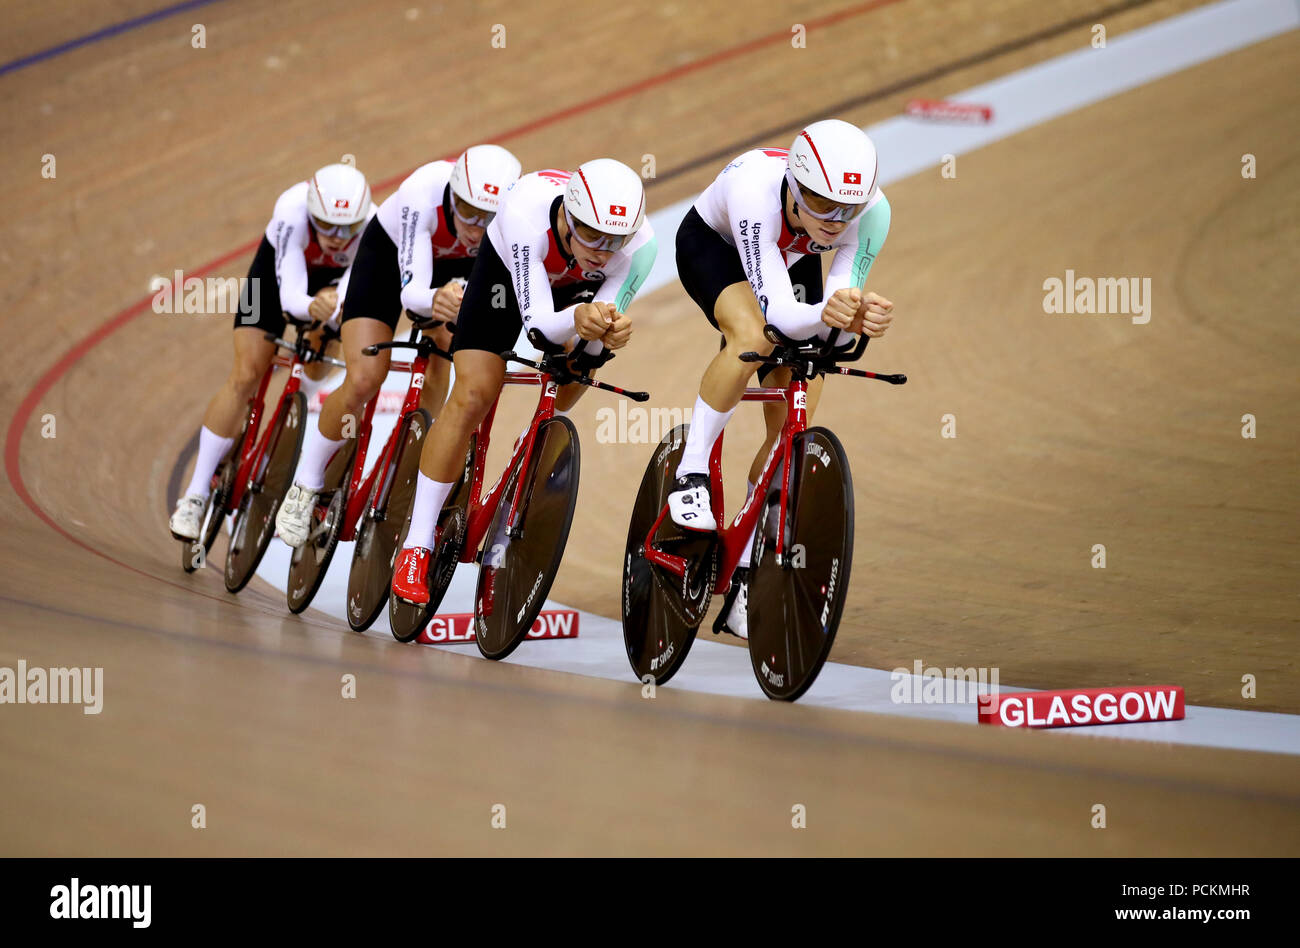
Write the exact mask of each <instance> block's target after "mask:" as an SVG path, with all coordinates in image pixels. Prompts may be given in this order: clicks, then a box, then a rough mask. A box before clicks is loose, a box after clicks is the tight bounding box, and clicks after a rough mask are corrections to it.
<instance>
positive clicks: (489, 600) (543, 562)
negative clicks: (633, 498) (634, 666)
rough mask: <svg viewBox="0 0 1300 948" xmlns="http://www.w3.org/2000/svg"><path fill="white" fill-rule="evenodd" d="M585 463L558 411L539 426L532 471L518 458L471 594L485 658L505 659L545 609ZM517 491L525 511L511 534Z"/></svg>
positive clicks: (490, 528)
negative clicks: (476, 588) (513, 534)
mask: <svg viewBox="0 0 1300 948" xmlns="http://www.w3.org/2000/svg"><path fill="white" fill-rule="evenodd" d="M581 463H582V457H581V452H580V451H579V449H578V432H577V430H576V429H575V428H574V427H573V422H571V421H569V419H568V418H565V417H564V416H562V415H560V416H556V417H554V418H551V419H549V420H548V421H545V422H543V423H542V425H541V427H539V428H538V429H537V439H536V441H534V443H533V457H532V461H531V463H530V464H529V470H528V471H526V472H525V471H523V470H522V468H523V461H522V458H521V459H520V461H517V462H516V463H515V466H514V468H513V469H512V470H511V472H510V479H509V480H508V481H507V482H506V486H505V490H503V491H502V493H501V502H500V503H499V504H498V505H497V509H496V513H495V514H494V515H493V517H492V523H491V524H490V525H489V526H488V531H487V536H486V537H485V539H484V542H483V564H482V566H480V567H479V572H478V590H477V593H476V595H475V597H474V641H475V642H476V643H477V644H478V650H479V651H480V652H481V653H482V654H483V656H484V657H485V658H491V659H496V660H500V659H503V658H505V657H506V656H507V655H509V654H510V653H511V652H513V651H514V650H515V649H516V648H518V647H519V643H520V642H522V641H523V640H524V637H525V636H526V635H527V634H528V630H529V629H531V628H532V627H533V621H534V620H535V619H536V618H537V614H538V613H539V612H541V611H542V604H543V603H545V602H546V595H547V593H549V592H550V591H551V584H552V583H553V582H554V581H555V574H556V573H557V572H559V569H560V559H561V557H563V556H564V546H565V544H566V543H567V542H568V540H569V527H570V526H571V525H572V523H573V508H574V506H575V505H576V504H577V502H578V474H579V471H580V469H581ZM516 492H519V494H520V505H521V508H522V516H521V517H520V519H519V528H520V530H519V532H518V533H517V535H516V536H511V535H510V533H509V532H508V530H507V521H508V520H509V519H510V506H511V504H512V503H513V500H514V497H515V494H516Z"/></svg>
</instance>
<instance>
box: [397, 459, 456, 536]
mask: <svg viewBox="0 0 1300 948" xmlns="http://www.w3.org/2000/svg"><path fill="white" fill-rule="evenodd" d="M455 486H456V484H455V482H454V481H453V482H452V483H450V484H444V483H443V482H442V481H435V480H434V479H433V478H431V477H425V476H424V472H423V471H421V472H420V476H419V478H418V479H417V480H416V482H415V502H414V503H413V504H412V505H411V529H410V530H408V531H407V533H406V544H405V546H404V548H409V547H413V546H422V547H424V548H425V549H426V550H430V549H433V532H434V531H435V530H436V529H437V528H438V514H439V513H441V512H442V505H443V504H445V503H446V502H447V497H448V496H450V494H451V489H452V488H453V487H455Z"/></svg>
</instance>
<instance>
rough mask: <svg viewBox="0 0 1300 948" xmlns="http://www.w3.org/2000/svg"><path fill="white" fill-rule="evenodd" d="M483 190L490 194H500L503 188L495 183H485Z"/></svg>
mask: <svg viewBox="0 0 1300 948" xmlns="http://www.w3.org/2000/svg"><path fill="white" fill-rule="evenodd" d="M483 190H484V191H486V192H487V193H488V194H500V193H501V189H500V188H499V187H497V186H496V185H495V184H484V185H483Z"/></svg>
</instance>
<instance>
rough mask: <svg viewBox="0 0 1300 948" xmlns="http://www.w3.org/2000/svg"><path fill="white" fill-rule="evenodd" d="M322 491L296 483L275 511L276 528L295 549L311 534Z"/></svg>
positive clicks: (281, 536)
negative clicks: (313, 516) (314, 514)
mask: <svg viewBox="0 0 1300 948" xmlns="http://www.w3.org/2000/svg"><path fill="white" fill-rule="evenodd" d="M318 497H320V491H318V490H312V489H311V488H309V487H303V486H302V485H301V484H294V485H293V486H292V487H290V488H289V492H288V493H287V494H285V495H284V502H283V503H281V504H280V509H279V510H277V511H276V512H275V529H276V532H278V533H279V534H280V539H281V540H283V541H284V542H285V543H287V544H289V545H290V546H291V547H293V548H294V549H295V550H296V549H297V548H298V547H300V546H302V545H303V544H304V543H306V542H307V537H308V536H310V535H311V518H312V514H313V513H314V512H315V510H316V499H317V498H318Z"/></svg>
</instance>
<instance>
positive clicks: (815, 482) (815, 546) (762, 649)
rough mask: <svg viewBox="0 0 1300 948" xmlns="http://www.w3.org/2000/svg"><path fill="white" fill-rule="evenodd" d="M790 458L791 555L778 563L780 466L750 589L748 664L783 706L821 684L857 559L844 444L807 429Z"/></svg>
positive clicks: (757, 537)
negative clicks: (818, 680)
mask: <svg viewBox="0 0 1300 948" xmlns="http://www.w3.org/2000/svg"><path fill="white" fill-rule="evenodd" d="M791 454H792V457H793V459H794V460H793V464H792V466H793V469H794V477H793V479H792V481H791V486H790V495H789V500H788V501H787V509H786V534H787V538H788V539H787V549H788V550H789V551H790V553H789V555H788V556H786V557H784V558H783V562H782V563H779V564H778V563H777V554H778V553H779V552H780V551H778V550H777V548H776V534H777V523H778V521H779V520H780V512H781V483H782V480H783V479H784V477H785V471H786V462H782V464H781V465H780V466H779V467H778V468H777V470H776V473H775V475H774V477H773V478H772V483H771V486H770V487H769V488H768V491H767V496H766V497H765V498H764V500H763V508H762V510H761V511H760V516H759V527H758V529H757V530H756V531H755V533H754V549H753V558H752V564H751V570H750V583H749V615H748V626H749V658H750V663H751V664H752V665H753V668H754V676H755V677H756V678H757V679H758V684H759V687H761V688H762V689H763V693H764V694H766V695H767V696H768V697H769V698H772V699H775V700H778V701H794V700H795V699H797V698H798V697H799V696H800V695H802V694H803V693H804V692H805V691H807V690H808V688H809V686H810V685H812V683H813V682H814V681H815V680H816V679H817V674H818V673H819V672H820V671H821V669H822V665H823V664H824V663H825V661H826V656H827V655H829V654H830V651H831V645H832V644H834V642H835V632H836V630H837V629H838V628H839V624H840V616H841V615H842V614H843V612H844V599H845V592H846V591H847V590H848V585H849V570H850V567H851V566H852V560H853V477H852V475H851V474H850V472H849V462H848V458H846V457H845V455H844V448H843V447H841V446H840V442H839V439H838V438H836V437H835V435H833V434H832V433H831V432H830V431H827V430H826V429H825V428H809V429H808V430H807V431H805V432H802V433H801V434H799V435H797V436H796V437H795V439H794V442H793V444H792V445H791ZM786 461H787V462H788V461H789V459H788V458H787V459H786Z"/></svg>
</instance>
